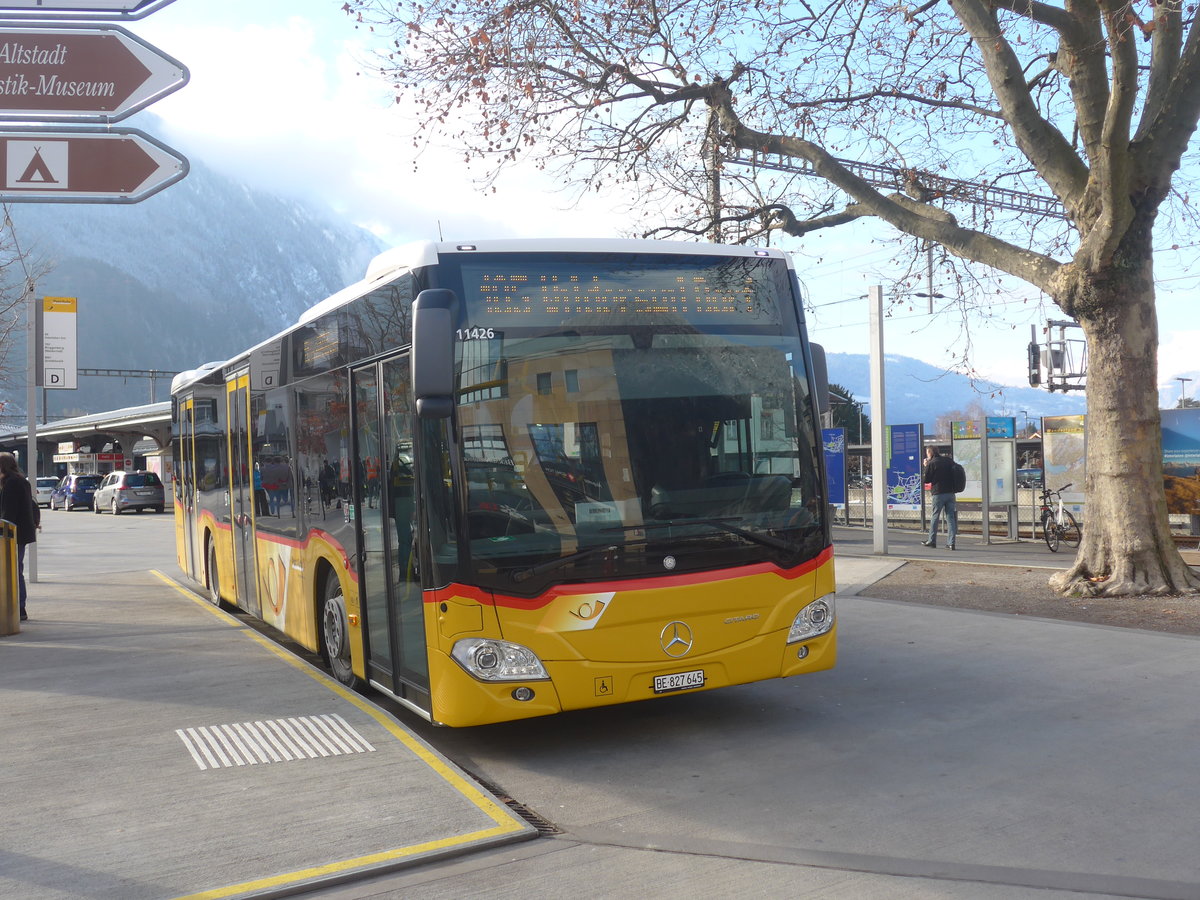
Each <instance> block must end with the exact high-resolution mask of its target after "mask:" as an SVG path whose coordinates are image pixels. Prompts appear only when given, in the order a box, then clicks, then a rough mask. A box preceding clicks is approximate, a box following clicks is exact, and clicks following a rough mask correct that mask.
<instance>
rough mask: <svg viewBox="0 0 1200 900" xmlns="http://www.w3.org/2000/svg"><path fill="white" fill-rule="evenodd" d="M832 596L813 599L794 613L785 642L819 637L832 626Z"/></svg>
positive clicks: (790, 642)
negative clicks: (794, 616)
mask: <svg viewBox="0 0 1200 900" xmlns="http://www.w3.org/2000/svg"><path fill="white" fill-rule="evenodd" d="M833 619H834V610H833V596H832V595H830V596H828V597H822V598H821V599H820V600H814V601H813V602H812V603H810V604H808V606H806V607H804V609H802V610H800V612H798V613H797V614H796V618H795V619H793V620H792V627H791V629H789V631H788V636H787V642H788V643H789V644H794V643H796V642H797V641H807V640H809V639H811V638H815V637H820V636H821V635H823V634H825V632H827V631H829V629H831V628H832V627H833Z"/></svg>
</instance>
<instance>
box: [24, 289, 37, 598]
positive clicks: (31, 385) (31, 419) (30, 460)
mask: <svg viewBox="0 0 1200 900" xmlns="http://www.w3.org/2000/svg"><path fill="white" fill-rule="evenodd" d="M24 299H25V317H26V320H27V321H26V336H27V338H28V340H27V342H26V344H25V355H26V357H27V359H26V361H25V417H26V418H25V427H26V434H27V437H26V443H25V474H26V476H28V478H29V480H30V483H31V484H32V485H37V476H38V471H37V381H38V377H37V370H38V365H37V361H38V348H37V309H36V306H35V304H34V302H33V279H32V278H29V279H26V281H25V298H24ZM25 580H26V582H28V583H30V584H36V583H37V544H36V543H33V544H30V545H29V546H28V547H26V548H25Z"/></svg>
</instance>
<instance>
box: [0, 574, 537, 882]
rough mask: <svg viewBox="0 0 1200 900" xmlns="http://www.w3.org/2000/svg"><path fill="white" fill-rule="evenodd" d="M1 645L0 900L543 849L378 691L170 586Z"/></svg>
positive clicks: (80, 587) (114, 582) (372, 868)
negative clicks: (349, 681)
mask: <svg viewBox="0 0 1200 900" xmlns="http://www.w3.org/2000/svg"><path fill="white" fill-rule="evenodd" d="M31 597H34V598H36V603H33V602H32V601H31V609H30V616H31V620H30V621H29V622H25V623H22V626H23V627H22V631H21V633H20V634H17V635H12V636H8V637H4V638H0V709H2V710H3V717H4V727H3V728H2V729H0V759H3V761H4V762H3V767H2V768H0V792H2V796H3V797H4V804H3V808H4V815H3V816H2V817H0V897H13V898H21V900H65V898H78V897H99V898H114V900H138V898H179V897H189V898H201V897H203V898H226V897H228V898H238V897H250V896H263V895H273V896H278V895H279V894H281V893H286V892H290V891H295V890H296V889H298V888H300V887H302V886H307V885H316V884H333V883H338V882H340V881H343V880H346V879H348V878H351V877H356V876H360V875H362V874H363V873H368V872H381V871H386V870H388V869H390V868H395V867H399V866H403V865H407V864H411V863H414V862H417V861H427V860H429V859H437V858H441V857H445V856H450V855H453V854H457V853H463V852H466V851H469V850H476V849H479V848H482V847H489V846H495V845H497V844H502V843H507V842H511V841H518V840H523V839H525V838H530V837H534V836H536V831H535V829H534V828H533V827H532V826H530V825H529V824H528V823H527V822H525V821H524V820H522V819H521V818H519V817H518V816H517V815H515V814H514V813H513V812H512V811H511V810H510V809H509V808H508V807H507V806H505V805H504V804H502V803H500V802H498V801H497V800H496V799H495V798H493V797H492V796H491V795H490V794H489V793H487V792H486V791H483V790H481V789H480V788H479V787H478V786H477V785H476V783H475V782H474V781H472V780H471V779H470V777H469V776H467V775H466V774H465V773H463V772H462V771H461V770H460V769H458V768H457V767H456V766H454V765H453V764H451V763H450V762H449V761H447V760H446V759H445V758H444V757H442V756H441V755H439V754H438V753H437V752H436V751H434V750H433V749H432V748H431V747H430V746H429V745H428V744H426V743H425V742H424V741H422V740H420V739H419V738H417V737H416V736H415V735H414V734H413V733H412V731H411V730H409V729H408V728H406V727H405V726H404V725H403V724H402V723H401V722H399V721H397V720H396V719H395V718H393V717H392V716H391V715H389V714H388V713H386V712H385V711H384V710H382V709H381V708H380V707H378V706H376V705H375V704H373V703H372V702H370V701H369V700H367V699H366V698H364V697H363V696H361V695H359V694H356V693H354V692H351V691H348V690H346V689H345V688H343V687H342V686H341V685H339V684H337V683H336V682H334V681H333V680H331V679H330V678H328V677H327V676H326V675H325V674H324V673H323V672H321V671H320V670H318V669H316V668H314V667H312V666H310V665H309V664H308V663H306V662H304V661H303V660H301V659H300V658H299V657H296V656H294V655H292V654H291V653H289V652H287V651H286V650H283V649H281V648H280V647H278V646H276V645H275V644H274V643H273V642H272V641H270V640H268V639H266V638H264V637H263V636H261V635H260V634H258V633H257V632H256V631H255V630H253V629H252V628H250V627H248V626H247V625H246V624H244V623H243V622H242V621H240V620H239V619H237V618H236V617H234V616H231V615H229V614H227V613H225V612H222V611H220V610H218V609H216V608H215V607H212V606H210V605H208V604H207V603H205V602H204V601H202V600H200V599H199V598H198V597H196V596H195V595H194V594H192V593H191V592H190V591H187V590H185V589H184V588H182V587H180V586H178V585H177V584H176V583H175V582H174V581H173V580H172V579H171V578H169V577H167V576H165V575H162V574H160V573H158V572H154V571H147V570H140V571H128V572H111V573H102V574H99V575H96V574H91V575H88V574H79V575H78V576H71V577H64V576H61V575H59V576H55V577H54V579H53V580H49V581H41V582H40V583H39V584H38V585H37V587H36V592H34V593H31Z"/></svg>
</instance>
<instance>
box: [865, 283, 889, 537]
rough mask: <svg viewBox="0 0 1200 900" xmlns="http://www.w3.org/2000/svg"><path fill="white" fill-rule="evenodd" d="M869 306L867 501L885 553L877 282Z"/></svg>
mask: <svg viewBox="0 0 1200 900" xmlns="http://www.w3.org/2000/svg"><path fill="white" fill-rule="evenodd" d="M868 295H869V297H870V306H871V407H872V408H873V409H874V410H875V414H874V416H873V417H872V418H871V502H872V504H873V506H874V509H873V512H874V517H873V521H874V526H873V531H874V536H875V552H876V553H879V554H885V553H887V548H888V540H887V460H886V459H884V458H883V454H884V449H885V447H884V444H885V440H884V434H885V433H886V432H885V429H886V428H887V405H886V404H885V403H884V392H883V288H882V287H881V286H879V285H875V286H873V287H871V289H870V290H869V291H868Z"/></svg>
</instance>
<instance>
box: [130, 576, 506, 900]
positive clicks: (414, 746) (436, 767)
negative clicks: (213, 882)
mask: <svg viewBox="0 0 1200 900" xmlns="http://www.w3.org/2000/svg"><path fill="white" fill-rule="evenodd" d="M150 574H151V575H154V576H155V577H157V578H158V579H159V580H160V581H162V582H163V583H164V584H166V585H167V586H168V587H171V588H173V589H174V590H175V591H177V592H178V593H179V594H182V595H183V596H184V597H187V599H189V600H191V601H192V602H193V603H195V604H196V605H197V606H199V607H201V608H202V609H204V610H206V611H208V612H210V613H212V614H213V615H214V616H216V617H217V618H218V619H220V620H221V621H223V622H224V623H225V624H227V625H232V626H235V627H237V628H238V629H239V630H240V631H241V632H242V633H243V634H245V635H246V636H247V637H249V638H251V639H253V640H254V641H256V642H257V643H258V644H259V645H260V646H262V647H265V648H266V649H267V650H270V651H271V653H273V654H275V656H277V657H278V658H279V659H282V660H283V661H284V662H286V663H287V664H288V665H290V666H292V667H293V668H295V669H297V670H299V671H301V672H303V673H304V674H305V675H307V676H309V677H310V678H312V679H313V680H314V681H316V682H317V683H318V684H320V685H322V686H323V687H326V688H328V689H329V690H331V691H333V693H335V694H337V695H338V696H339V697H341V698H342V699H343V700H345V701H347V702H348V703H350V704H351V705H352V706H354V707H356V708H358V709H359V710H361V711H362V712H364V713H366V714H367V715H368V716H370V717H371V718H372V719H374V720H375V721H376V722H378V723H379V724H380V725H381V726H382V727H383V729H384V730H385V731H387V732H388V733H389V734H391V735H392V737H394V738H396V740H398V741H400V743H402V744H403V745H404V746H405V747H406V748H407V749H408V750H409V751H410V752H412V753H413V755H414V756H416V757H417V758H418V759H420V760H421V761H422V762H423V763H425V765H427V766H429V768H430V769H432V770H433V771H434V772H436V773H437V774H438V775H440V776H441V778H442V779H443V780H444V781H445V782H446V783H447V784H449V785H450V786H451V787H453V788H454V789H455V790H457V791H458V792H459V794H461V795H462V796H463V797H464V798H466V799H467V800H469V801H471V803H472V804H474V806H475V807H476V808H478V809H479V810H480V811H481V812H483V813H484V814H485V815H487V816H488V818H490V819H491V820H492V821H493V822H495V823H496V824H495V827H492V828H487V829H483V830H480V831H474V832H471V833H470V834H459V835H454V836H452V837H448V838H438V839H437V840H433V841H425V842H424V843H421V844H414V845H413V846H410V847H398V848H396V849H394V850H384V851H381V852H379V853H370V854H367V855H366V856H358V857H355V858H353V859H346V860H342V861H341V862H335V863H328V864H326V865H322V866H313V867H311V868H308V869H301V870H299V871H296V872H288V873H285V874H282V875H274V876H272V877H270V878H260V879H256V880H254V881H247V882H243V883H242V884H232V885H228V886H226V887H222V888H214V889H212V890H210V891H201V892H200V893H198V894H188V895H186V896H184V897H177V898H175V900H217V898H220V897H232V896H236V895H237V894H242V893H245V892H248V891H254V890H265V889H267V888H273V887H281V886H283V885H287V884H291V883H293V882H296V881H304V880H307V879H311V878H318V877H320V876H322V875H333V874H336V873H338V872H345V871H347V870H349V869H356V868H361V867H364V866H371V865H377V864H379V863H383V862H388V861H390V860H397V859H403V858H404V857H406V856H415V855H417V854H420V853H426V852H429V851H432V850H442V849H447V848H450V847H454V846H456V845H459V844H468V843H471V842H473V841H479V840H483V839H485V838H490V837H499V836H501V835H505V834H515V833H518V832H521V831H524V830H526V828H525V826H524V824H523V823H521V822H519V821H518V820H517V819H516V817H515V816H513V814H512V813H510V812H509V811H508V810H507V808H505V807H504V806H501V805H500V804H499V803H497V802H496V801H495V800H493V799H492V798H491V797H489V796H487V795H486V794H484V793H483V792H482V791H481V790H480V789H479V788H478V787H477V786H476V785H474V784H472V783H471V782H470V781H468V780H467V779H466V778H464V777H463V776H462V775H460V774H459V773H458V772H456V771H454V770H453V769H452V768H450V766H448V765H446V763H445V762H443V761H442V760H441V759H439V758H438V757H437V756H436V755H435V754H434V753H433V752H432V751H430V750H429V748H428V747H426V746H425V745H424V744H422V743H421V742H420V741H418V740H416V739H415V738H414V737H413V736H412V735H410V734H409V733H408V732H407V731H405V730H404V729H403V728H402V727H400V725H399V723H397V722H396V721H395V720H394V719H392V718H391V716H389V715H388V714H387V713H385V712H384V711H383V710H381V709H379V708H378V707H377V706H375V704H373V703H370V702H369V701H367V700H365V699H363V698H362V697H359V696H358V695H357V694H355V693H354V692H353V691H351V690H349V689H348V688H347V687H346V686H345V685H343V684H340V683H339V682H337V681H334V680H333V679H332V678H330V677H329V676H328V675H326V674H325V673H324V672H322V671H321V670H319V669H316V668H314V667H312V666H311V665H309V664H308V663H307V662H305V661H304V660H302V659H300V658H299V657H297V656H295V655H294V654H293V653H291V652H290V651H288V650H285V649H284V648H282V647H280V646H279V645H278V644H276V643H275V642H274V641H272V640H270V639H269V638H267V637H264V636H263V635H261V634H259V633H258V632H256V631H254V630H253V629H250V628H247V627H246V626H245V625H243V624H242V623H241V622H240V621H238V619H237V618H235V617H234V616H231V615H230V614H229V613H227V612H225V611H224V610H222V609H219V608H218V607H216V606H213V605H212V604H211V603H209V602H207V601H206V600H202V599H201V598H199V597H197V596H196V595H195V594H194V593H192V592H191V591H189V590H187V589H186V588H184V587H182V586H181V585H179V584H178V583H177V582H176V581H175V580H174V579H173V578H170V577H168V576H166V575H164V574H163V573H162V572H159V571H158V570H157V569H151V570H150Z"/></svg>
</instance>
